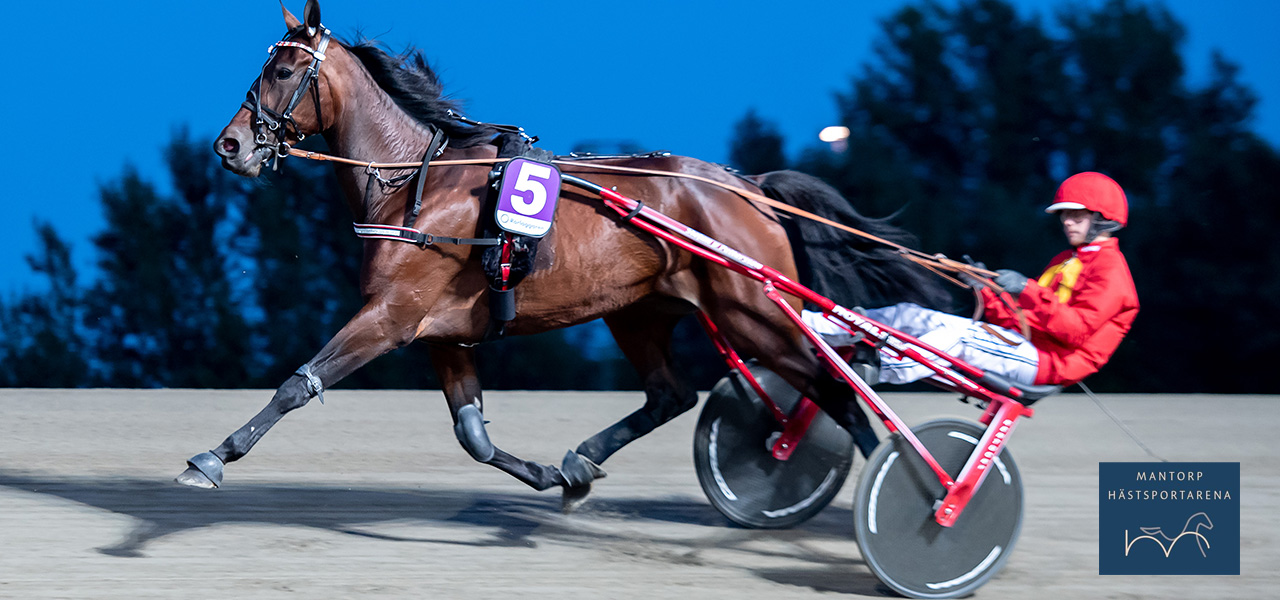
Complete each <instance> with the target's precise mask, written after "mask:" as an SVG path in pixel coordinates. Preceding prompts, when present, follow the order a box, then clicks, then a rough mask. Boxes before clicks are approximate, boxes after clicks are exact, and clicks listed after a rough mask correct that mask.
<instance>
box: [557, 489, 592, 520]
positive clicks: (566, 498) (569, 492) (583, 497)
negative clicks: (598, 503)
mask: <svg viewBox="0 0 1280 600" xmlns="http://www.w3.org/2000/svg"><path fill="white" fill-rule="evenodd" d="M590 493H591V484H590V483H588V484H585V485H579V486H574V487H568V486H566V487H565V488H564V495H563V496H561V497H560V511H561V512H563V513H564V514H566V515H567V514H569V513H571V512H573V511H575V510H577V509H578V507H579V506H582V504H583V503H584V502H586V501H587V495H588V494H590Z"/></svg>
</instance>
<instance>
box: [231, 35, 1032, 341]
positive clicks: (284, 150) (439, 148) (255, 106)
mask: <svg viewBox="0 0 1280 600" xmlns="http://www.w3.org/2000/svg"><path fill="white" fill-rule="evenodd" d="M320 31H321V37H320V42H319V44H318V45H317V47H316V48H315V49H312V48H310V47H309V46H307V45H306V44H301V43H298V42H293V41H290V40H289V39H288V38H289V37H290V36H291V35H292V32H290V33H286V34H285V37H284V39H281V40H280V41H278V42H276V43H275V44H272V45H271V47H270V48H268V52H270V54H271V57H269V58H268V59H267V62H266V63H265V64H263V67H262V73H261V74H260V75H259V76H258V81H257V82H256V85H255V88H256V89H251V90H250V91H249V97H250V98H251V99H252V102H250V101H249V100H246V101H245V102H244V104H243V106H244V107H245V108H247V109H249V110H251V111H253V112H254V114H255V116H256V120H255V122H254V130H255V132H256V133H257V135H256V137H255V140H254V141H255V143H257V145H258V146H267V145H268V144H267V141H268V138H267V134H266V133H265V132H263V131H262V130H261V129H262V125H264V124H265V125H267V128H268V129H269V130H270V131H271V132H272V134H274V136H275V139H276V145H275V146H274V147H273V149H274V151H275V152H274V156H273V158H274V159H275V163H274V165H273V168H275V167H277V166H279V161H280V159H281V158H283V157H285V156H297V157H299V158H305V159H308V160H319V161H328V162H336V163H342V164H348V165H352V166H363V167H364V168H365V171H366V172H367V173H368V175H369V181H368V184H367V185H366V186H365V206H368V201H369V195H370V193H371V190H372V188H373V184H374V183H375V182H376V183H381V184H383V185H387V186H390V187H399V186H400V185H404V184H405V183H407V181H408V179H410V178H411V177H413V175H415V174H410V175H405V176H400V177H395V178H391V179H384V178H382V177H381V175H380V174H379V171H380V170H381V169H388V170H392V169H413V168H416V169H419V171H418V172H417V173H416V175H417V177H418V184H417V186H416V190H415V192H416V193H415V195H414V203H413V206H412V207H411V209H410V210H409V211H408V212H406V214H405V220H404V226H403V227H396V226H393V225H383V224H378V223H355V224H353V225H354V227H355V232H356V235H357V236H359V237H361V238H370V239H385V240H397V241H406V242H410V243H413V244H415V245H417V246H420V247H423V248H425V247H427V246H430V245H433V244H436V243H447V244H460V245H480V246H493V245H498V244H501V243H502V238H490V239H485V238H454V237H448V236H437V235H432V234H429V233H423V232H420V231H417V230H416V229H414V223H415V222H416V220H417V217H418V213H419V212H420V210H421V208H422V192H423V186H424V185H425V183H426V178H427V168H428V166H429V165H430V164H432V163H433V162H434V163H435V164H437V165H442V166H446V165H495V164H498V163H502V162H508V161H509V160H511V159H509V158H493V159H464V160H433V159H435V158H436V157H438V156H439V155H440V154H442V153H443V152H444V149H445V147H446V145H447V143H448V140H447V138H446V137H445V135H444V134H443V132H442V131H441V130H440V129H439V128H437V127H435V126H432V128H431V129H432V136H431V137H432V139H431V144H430V146H429V147H428V149H427V152H426V154H425V155H424V156H423V157H422V160H421V161H419V162H411V163H378V162H373V161H367V162H361V161H355V160H351V159H348V158H342V157H338V156H332V155H328V154H323V153H320V152H313V151H303V150H298V149H296V148H293V147H291V146H290V145H289V144H288V142H287V141H286V140H285V138H286V136H287V135H288V134H289V131H288V127H290V126H292V127H293V134H294V135H295V137H296V138H297V139H298V140H299V141H301V140H302V139H304V138H305V137H306V136H305V135H304V134H303V133H302V132H301V131H299V130H298V126H297V123H295V122H294V120H293V110H294V108H296V107H297V105H298V103H299V102H300V101H301V100H302V96H303V94H304V93H305V92H306V90H307V89H308V88H310V89H311V90H312V98H313V100H314V101H315V107H316V121H317V123H319V124H320V125H321V127H323V123H324V121H323V119H322V118H321V115H320V86H319V72H320V64H321V63H322V62H324V59H325V50H326V48H328V46H329V39H330V37H331V36H330V32H329V29H327V28H325V27H323V26H321V27H320ZM279 48H297V49H299V50H302V51H303V52H306V53H308V54H310V55H311V59H312V60H311V64H309V65H308V66H307V70H306V72H305V73H304V74H303V76H302V80H301V81H299V82H298V87H297V88H296V89H295V90H294V92H293V97H292V98H291V99H290V100H289V104H288V106H286V107H285V109H284V112H282V113H275V112H274V111H271V110H270V109H268V108H265V107H263V106H262V97H261V90H262V79H263V78H264V77H266V75H267V73H266V68H267V65H269V64H271V58H272V57H274V56H275V54H276V51H277V50H278V49H279ZM448 114H449V116H450V117H452V118H454V119H456V120H458V121H461V122H463V123H467V124H469V125H487V126H489V127H491V128H493V129H495V130H498V131H504V132H508V133H515V134H518V135H520V136H521V137H523V138H524V139H526V140H528V142H529V143H530V144H532V143H533V142H536V141H537V139H538V138H537V137H530V136H529V135H528V134H526V133H525V131H524V128H523V127H517V126H513V125H493V124H487V123H481V122H478V121H472V120H471V119H468V118H466V117H464V116H462V115H460V114H457V113H455V112H454V111H453V110H449V111H448ZM264 162H265V161H264ZM551 162H552V163H554V164H557V165H563V166H572V167H576V168H585V169H596V170H599V171H614V172H620V173H632V174H637V175H651V176H658V177H676V178H681V179H692V180H694V181H700V182H703V183H707V184H710V185H713V186H716V187H719V188H721V189H724V190H728V191H730V192H733V193H735V194H737V195H738V196H741V197H742V198H744V199H746V200H748V201H751V202H758V203H760V204H764V205H765V206H769V207H771V208H773V209H775V210H779V211H782V212H786V213H790V214H792V215H795V216H798V217H802V218H805V219H809V220H812V221H816V222H818V223H822V224H824V225H827V226H829V227H834V228H836V229H839V230H841V231H844V232H846V233H850V234H853V235H856V236H858V237H861V238H863V239H866V240H869V241H872V242H875V243H877V244H881V245H883V246H887V247H889V248H893V249H894V250H896V251H897V252H898V254H899V255H901V256H902V257H903V258H905V259H907V260H910V261H911V262H914V263H916V264H917V265H920V266H921V267H924V268H926V269H928V270H929V271H931V272H933V273H934V274H936V275H938V276H939V277H942V278H943V279H946V280H947V281H950V282H951V283H953V284H955V285H958V286H961V287H973V286H970V285H968V284H966V283H964V282H961V281H959V280H957V279H956V278H955V277H952V276H950V275H948V274H947V273H944V271H946V272H950V273H957V274H959V273H963V274H966V275H968V276H970V277H973V278H975V279H978V280H980V281H982V282H983V283H984V284H985V285H987V286H990V287H991V288H992V289H993V290H995V291H996V296H997V297H998V298H1000V301H1001V302H1002V303H1003V304H1004V305H1005V306H1006V307H1008V308H1010V309H1011V310H1012V311H1013V312H1014V313H1016V314H1017V315H1018V322H1019V325H1021V329H1022V334H1023V336H1024V337H1026V338H1027V339H1030V337H1031V335H1030V329H1029V327H1028V326H1027V321H1026V317H1025V315H1024V314H1023V312H1022V310H1021V309H1020V308H1018V307H1017V306H1016V305H1014V304H1012V303H1010V302H1009V299H1008V298H1007V296H1008V294H1007V293H1006V292H1005V290H1004V289H1002V288H1000V286H998V285H996V283H995V282H994V281H992V279H991V278H992V277H995V276H996V273H994V272H992V271H988V270H986V269H981V268H978V267H975V266H973V265H969V264H965V263H961V262H958V261H955V260H952V259H950V258H947V257H946V256H944V255H942V254H933V255H930V254H926V253H924V252H921V251H919V250H915V249H913V248H908V247H906V246H904V245H902V244H899V243H896V242H893V241H890V240H886V239H884V238H882V237H880V236H877V235H873V234H870V233H867V232H865V231H862V230H860V229H856V228H853V227H849V226H848V225H845V224H843V223H839V222H836V221H832V220H831V219H827V218H825V217H822V216H819V215H815V214H813V213H811V212H808V211H805V210H801V209H799V208H796V207H794V206H791V205H789V204H785V203H782V202H778V201H776V200H774V199H772V198H769V197H768V196H765V195H763V194H757V193H755V192H751V191H748V190H744V189H741V188H738V187H734V186H730V185H726V184H724V183H721V182H719V181H716V180H714V179H710V178H707V177H702V176H699V175H692V174H689V173H676V172H671V171H658V170H653V169H639V168H634V167H622V166H616V165H596V164H588V163H583V162H580V161H564V160H553V161H551ZM634 216H635V215H634V214H632V215H626V216H625V217H623V220H624V221H629V220H630V219H631V218H632V217H634ZM976 291H977V290H976V289H975V292H976ZM978 306H979V309H980V308H981V303H980V302H979V303H978ZM976 316H977V315H975V317H976Z"/></svg>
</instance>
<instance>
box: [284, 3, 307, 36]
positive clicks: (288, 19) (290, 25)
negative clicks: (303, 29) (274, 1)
mask: <svg viewBox="0 0 1280 600" xmlns="http://www.w3.org/2000/svg"><path fill="white" fill-rule="evenodd" d="M280 11H281V12H283V13H284V26H285V28H286V29H288V30H289V31H293V30H294V29H296V28H298V27H300V26H302V21H299V20H298V17H295V16H293V13H291V12H289V9H287V8H285V7H284V0H280Z"/></svg>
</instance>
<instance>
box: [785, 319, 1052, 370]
mask: <svg viewBox="0 0 1280 600" xmlns="http://www.w3.org/2000/svg"><path fill="white" fill-rule="evenodd" d="M801 317H802V318H803V320H804V322H805V324H807V325H809V326H810V327H812V328H813V330H814V331H816V332H818V333H820V334H822V335H823V336H824V337H826V338H827V339H828V341H829V342H831V343H832V344H833V345H846V344H848V343H849V335H848V333H846V332H845V330H844V329H843V328H841V327H840V326H839V325H836V324H835V323H834V322H832V321H831V320H828V319H827V318H825V317H823V316H822V313H820V312H813V311H808V310H806V311H804V312H803V313H802V314H801ZM867 317H868V318H870V319H872V320H875V321H879V322H881V323H884V324H885V325H888V326H889V327H892V328H894V329H897V330H898V331H901V332H903V333H905V334H907V335H910V336H913V337H915V338H916V339H919V340H920V341H921V342H924V343H926V344H928V345H930V346H933V347H934V348H937V349H938V350H939V351H941V352H945V353H947V354H948V355H950V356H953V357H955V358H958V359H960V360H963V361H965V362H967V363H969V364H971V365H973V366H975V367H978V368H979V369H982V370H984V371H990V372H993V373H995V374H996V375H1001V376H1003V377H1006V378H1008V379H1012V380H1014V381H1017V382H1019V383H1025V384H1032V383H1035V379H1036V370H1037V367H1038V366H1039V363H1040V355H1039V354H1038V353H1037V352H1036V348H1035V346H1032V345H1031V342H1028V341H1027V340H1026V339H1025V338H1023V337H1022V335H1021V334H1019V333H1016V332H1013V331H1009V330H1008V329H1005V328H1003V327H997V326H995V325H992V324H990V323H983V322H981V321H973V320H971V319H966V318H964V317H959V316H956V315H951V314H947V313H944V312H938V311H936V310H930V309H927V308H923V307H921V306H918V305H915V304H911V303H909V302H904V303H902V304H895V305H893V306H886V307H884V308H873V309H869V310H867ZM921 353H922V354H924V356H925V357H929V356H930V355H929V353H928V352H924V351H923V350H922V351H921ZM933 374H934V373H933V371H932V370H930V369H929V368H928V367H926V366H924V365H922V364H920V363H918V362H916V361H914V360H911V359H900V358H896V357H892V356H890V355H889V354H888V353H887V352H885V351H883V350H882V351H881V352H880V381H883V382H885V383H897V384H900V383H910V382H912V381H916V380H918V379H923V378H925V377H930V376H932V375H933Z"/></svg>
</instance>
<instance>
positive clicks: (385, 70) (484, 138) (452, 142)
mask: <svg viewBox="0 0 1280 600" xmlns="http://www.w3.org/2000/svg"><path fill="white" fill-rule="evenodd" d="M342 46H343V47H344V48H346V49H347V51H348V52H350V53H351V54H352V55H354V56H355V57H356V58H357V59H359V60H360V63H361V64H363V65H364V68H365V69H366V70H367V71H369V74H370V75H372V76H373V80H374V81H375V82H377V84H378V87H380V88H382V90H383V91H384V92H386V93H387V95H389V96H391V99H392V100H394V101H395V103H396V104H397V105H399V106H400V108H401V109H403V110H404V111H405V112H406V113H409V116H411V117H413V118H414V119H416V120H417V121H418V122H420V123H422V124H424V125H435V126H436V127H439V128H440V129H442V130H444V132H445V134H446V135H448V136H449V146H451V147H453V148H468V147H471V146H478V145H480V144H485V143H488V142H489V141H490V140H492V139H493V136H494V135H496V134H497V133H498V132H497V131H494V130H493V129H490V128H489V127H484V126H479V127H476V126H471V125H467V124H465V123H462V122H461V121H458V120H456V119H454V118H453V117H451V116H449V111H450V110H453V112H454V113H455V114H456V113H459V112H460V111H459V110H458V105H457V103H456V102H454V101H452V100H449V99H448V98H445V96H444V90H443V89H442V87H441V85H440V78H439V77H437V76H436V73H435V71H433V70H431V67H430V66H428V65H427V60H426V58H425V57H424V56H423V54H422V51H421V50H418V49H416V48H410V49H409V50H407V51H406V52H405V53H404V54H402V55H400V56H391V55H390V54H388V53H387V52H386V51H384V50H383V49H382V48H381V47H380V46H379V45H378V44H377V43H376V42H373V41H367V40H366V41H361V42H359V43H357V44H354V45H348V44H342Z"/></svg>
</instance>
